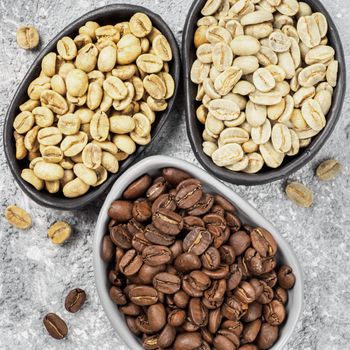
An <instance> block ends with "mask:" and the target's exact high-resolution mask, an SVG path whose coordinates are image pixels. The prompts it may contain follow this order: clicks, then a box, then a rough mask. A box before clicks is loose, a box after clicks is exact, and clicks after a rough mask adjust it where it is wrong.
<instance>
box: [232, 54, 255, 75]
mask: <svg viewBox="0 0 350 350" xmlns="http://www.w3.org/2000/svg"><path fill="white" fill-rule="evenodd" d="M233 65H234V66H235V67H238V68H241V70H242V74H243V75H249V74H252V73H254V72H255V71H256V70H257V69H258V68H259V61H258V59H257V58H256V57H255V56H238V57H236V58H235V59H234V60H233Z"/></svg>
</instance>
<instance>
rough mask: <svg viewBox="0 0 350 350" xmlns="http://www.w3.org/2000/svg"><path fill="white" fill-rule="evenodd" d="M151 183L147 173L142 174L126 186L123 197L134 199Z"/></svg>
mask: <svg viewBox="0 0 350 350" xmlns="http://www.w3.org/2000/svg"><path fill="white" fill-rule="evenodd" d="M151 183H152V178H151V177H150V176H149V175H147V174H146V175H143V176H141V177H140V178H139V179H137V180H136V181H134V182H133V183H132V184H131V185H129V186H128V188H127V189H126V190H125V191H124V192H123V197H124V198H125V199H136V198H138V197H141V196H142V195H143V194H144V193H145V192H146V191H147V189H148V188H149V187H150V186H151Z"/></svg>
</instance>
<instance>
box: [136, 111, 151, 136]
mask: <svg viewBox="0 0 350 350" xmlns="http://www.w3.org/2000/svg"><path fill="white" fill-rule="evenodd" d="M132 119H133V120H134V122H135V129H134V130H133V131H134V132H135V133H136V134H137V135H139V136H140V137H147V136H148V135H149V134H150V133H151V122H150V121H149V119H148V118H147V117H146V116H145V115H144V114H143V113H136V114H134V115H133V117H132Z"/></svg>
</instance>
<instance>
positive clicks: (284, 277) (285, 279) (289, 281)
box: [277, 265, 295, 289]
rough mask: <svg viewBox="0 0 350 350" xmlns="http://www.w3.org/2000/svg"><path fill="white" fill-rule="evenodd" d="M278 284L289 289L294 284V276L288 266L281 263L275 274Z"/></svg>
mask: <svg viewBox="0 0 350 350" xmlns="http://www.w3.org/2000/svg"><path fill="white" fill-rule="evenodd" d="M277 278H278V284H279V285H280V286H281V287H282V288H284V289H291V288H293V287H294V284H295V276H294V274H293V269H292V268H291V267H290V266H287V265H283V266H282V267H281V268H280V269H279V270H278V274H277Z"/></svg>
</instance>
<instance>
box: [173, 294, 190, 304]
mask: <svg viewBox="0 0 350 350" xmlns="http://www.w3.org/2000/svg"><path fill="white" fill-rule="evenodd" d="M189 301H190V297H189V295H188V294H186V293H185V292H184V291H183V290H179V291H178V292H176V293H175V294H174V304H175V305H176V306H177V307H178V308H181V309H184V308H186V307H187V305H188V302H189Z"/></svg>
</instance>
